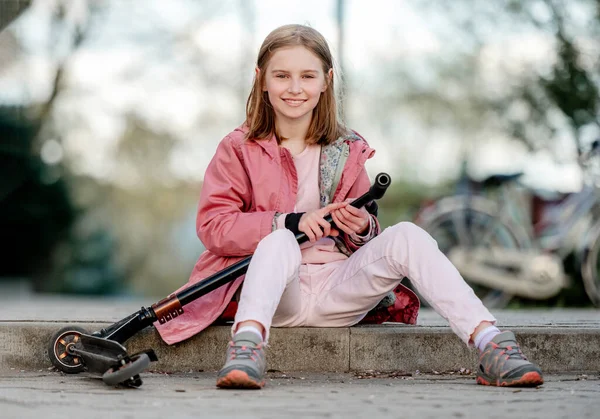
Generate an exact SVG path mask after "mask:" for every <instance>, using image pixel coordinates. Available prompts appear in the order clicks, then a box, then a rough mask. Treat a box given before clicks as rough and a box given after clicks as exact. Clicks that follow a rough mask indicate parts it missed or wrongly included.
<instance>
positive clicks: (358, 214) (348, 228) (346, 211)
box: [331, 199, 370, 234]
mask: <svg viewBox="0 0 600 419" xmlns="http://www.w3.org/2000/svg"><path fill="white" fill-rule="evenodd" d="M352 201H353V199H347V200H346V201H344V204H346V205H345V206H343V207H341V208H339V209H336V210H334V211H333V212H332V213H331V218H332V219H333V221H334V223H335V225H336V227H337V228H339V229H340V230H342V231H343V232H344V233H347V234H352V233H358V234H360V233H363V232H364V231H365V230H366V228H367V227H368V226H369V221H370V220H369V218H370V215H369V213H368V212H367V210H366V209H364V208H356V207H353V206H352V205H350V202H352Z"/></svg>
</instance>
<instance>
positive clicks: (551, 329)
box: [0, 296, 600, 373]
mask: <svg viewBox="0 0 600 419" xmlns="http://www.w3.org/2000/svg"><path fill="white" fill-rule="evenodd" d="M155 301H156V300H150V299H146V300H139V299H123V298H121V299H114V298H113V299H89V298H88V299H86V298H66V297H48V296H44V297H40V296H28V297H26V298H12V299H10V300H7V299H6V298H2V297H0V310H1V311H0V372H1V371H9V372H10V371H15V370H17V371H18V370H22V369H23V370H27V371H31V370H38V369H43V368H47V367H48V366H49V365H50V364H49V361H48V358H47V354H46V352H45V351H46V347H47V345H48V342H49V340H50V337H51V335H52V334H53V333H54V332H56V331H57V330H58V329H59V328H61V327H62V326H64V325H67V324H70V325H79V326H82V327H84V328H86V330H88V331H95V330H99V329H101V328H103V327H105V326H107V325H109V324H111V323H113V322H115V321H117V320H120V319H122V318H123V317H125V316H127V315H129V314H131V313H134V312H136V311H137V310H138V309H139V308H140V307H141V306H142V305H144V306H149V305H151V304H152V303H154V302H155ZM494 314H495V315H496V316H497V318H498V320H499V325H500V327H501V328H510V329H512V330H514V331H515V332H516V334H517V336H518V338H519V340H520V342H521V344H522V346H523V349H524V352H525V353H526V354H527V355H528V356H529V357H530V358H531V359H532V360H534V361H535V362H536V363H538V364H539V365H540V366H541V367H542V369H543V370H544V372H547V373H553V372H554V373H596V372H598V371H600V311H598V310H591V309H590V310H559V309H555V310H535V311H533V310H528V311H496V312H494ZM228 338H229V327H228V326H215V327H211V328H209V329H208V330H207V331H205V332H203V333H201V334H199V335H197V336H195V337H193V338H191V339H189V340H188V341H186V342H183V343H181V344H178V345H173V346H168V345H166V344H164V343H163V342H162V340H161V339H160V337H159V336H158V334H157V333H156V331H155V330H154V329H153V328H147V329H146V330H144V331H142V332H140V333H139V334H137V335H136V336H134V337H133V338H132V339H130V340H129V341H128V342H126V346H127V348H128V350H129V351H130V352H136V351H139V350H143V349H148V348H153V349H154V350H155V351H156V352H157V354H158V356H159V362H158V363H154V364H152V365H151V368H152V369H153V370H155V371H162V372H187V371H190V370H192V371H197V370H198V369H202V370H206V371H214V370H217V369H218V368H219V367H220V366H221V364H222V362H223V353H224V347H225V345H226V343H227V341H228ZM299 347H300V348H303V354H302V356H298V352H297V350H296V349H295V348H299ZM268 362H269V367H270V368H273V369H277V370H281V371H321V372H323V371H341V372H343V371H365V370H377V371H407V372H414V371H417V370H419V371H421V372H431V371H437V372H443V371H458V370H460V369H461V368H462V369H473V368H474V366H475V365H476V355H475V351H474V350H471V349H469V348H466V347H465V345H464V344H463V343H462V342H461V341H460V340H459V339H458V338H457V337H456V336H455V335H454V334H453V333H452V331H451V330H450V328H449V327H448V326H447V323H446V321H445V320H444V319H442V318H441V317H440V316H439V315H437V314H436V313H435V312H433V311H431V310H422V312H421V313H420V315H419V320H418V325H417V326H407V325H400V324H386V325H378V326H359V327H352V328H296V329H274V330H273V333H272V338H271V342H270V347H269V349H268ZM12 368H14V369H12Z"/></svg>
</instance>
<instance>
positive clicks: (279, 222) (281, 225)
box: [277, 214, 287, 230]
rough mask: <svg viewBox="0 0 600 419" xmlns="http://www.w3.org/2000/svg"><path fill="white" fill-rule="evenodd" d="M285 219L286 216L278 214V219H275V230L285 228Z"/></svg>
mask: <svg viewBox="0 0 600 419" xmlns="http://www.w3.org/2000/svg"><path fill="white" fill-rule="evenodd" d="M285 217H287V214H280V215H279V217H277V230H281V229H282V228H285Z"/></svg>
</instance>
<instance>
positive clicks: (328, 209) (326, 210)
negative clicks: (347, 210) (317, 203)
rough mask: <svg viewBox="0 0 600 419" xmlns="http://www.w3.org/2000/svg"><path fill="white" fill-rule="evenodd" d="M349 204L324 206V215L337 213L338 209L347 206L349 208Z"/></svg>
mask: <svg viewBox="0 0 600 419" xmlns="http://www.w3.org/2000/svg"><path fill="white" fill-rule="evenodd" d="M347 205H348V203H347V202H336V203H334V204H329V205H326V206H324V207H323V208H321V210H322V212H323V214H331V212H332V211H335V210H336V209H339V208H344V207H345V206H347Z"/></svg>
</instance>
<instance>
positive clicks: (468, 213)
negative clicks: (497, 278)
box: [421, 197, 530, 308]
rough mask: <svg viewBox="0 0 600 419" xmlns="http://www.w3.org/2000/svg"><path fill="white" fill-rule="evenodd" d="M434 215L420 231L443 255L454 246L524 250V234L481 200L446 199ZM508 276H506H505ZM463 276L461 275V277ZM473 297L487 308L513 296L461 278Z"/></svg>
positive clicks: (507, 300) (525, 245) (526, 241)
mask: <svg viewBox="0 0 600 419" xmlns="http://www.w3.org/2000/svg"><path fill="white" fill-rule="evenodd" d="M447 201H451V204H449V202H445V203H444V205H442V206H441V207H442V208H446V209H445V210H444V209H441V210H439V211H438V212H437V213H432V214H430V216H429V217H428V220H426V222H425V223H423V224H422V225H421V227H422V228H423V229H424V230H426V231H427V232H428V233H429V234H431V236H432V237H433V238H434V239H435V240H436V241H437V243H438V247H439V249H440V250H441V251H442V253H444V254H445V255H448V254H449V253H450V251H451V250H452V249H453V248H454V247H456V246H470V247H477V248H482V247H484V248H492V247H503V248H510V249H524V248H527V247H530V246H529V242H528V239H527V237H526V235H525V233H524V232H521V231H518V230H517V229H516V228H513V227H512V226H510V225H508V224H507V223H505V222H504V221H502V219H501V218H500V217H498V216H497V214H496V213H495V211H494V209H493V208H494V207H493V204H492V203H490V202H489V201H488V202H486V200H485V199H476V200H473V199H471V200H470V201H469V204H467V203H466V202H465V200H464V199H462V198H460V197H458V198H452V199H448V200H447ZM507 274H509V273H507ZM463 276H464V275H463ZM464 279H465V281H466V282H467V283H468V284H469V286H470V287H471V288H473V291H474V292H475V294H476V295H477V296H478V297H479V298H480V299H481V300H482V302H483V304H484V305H485V306H486V307H488V308H502V307H505V306H506V305H507V304H508V303H509V302H510V300H511V299H512V297H513V295H512V294H509V293H507V292H504V291H502V290H498V289H493V288H488V287H485V286H482V285H479V284H477V283H475V282H473V281H471V280H470V279H469V277H467V276H464Z"/></svg>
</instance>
